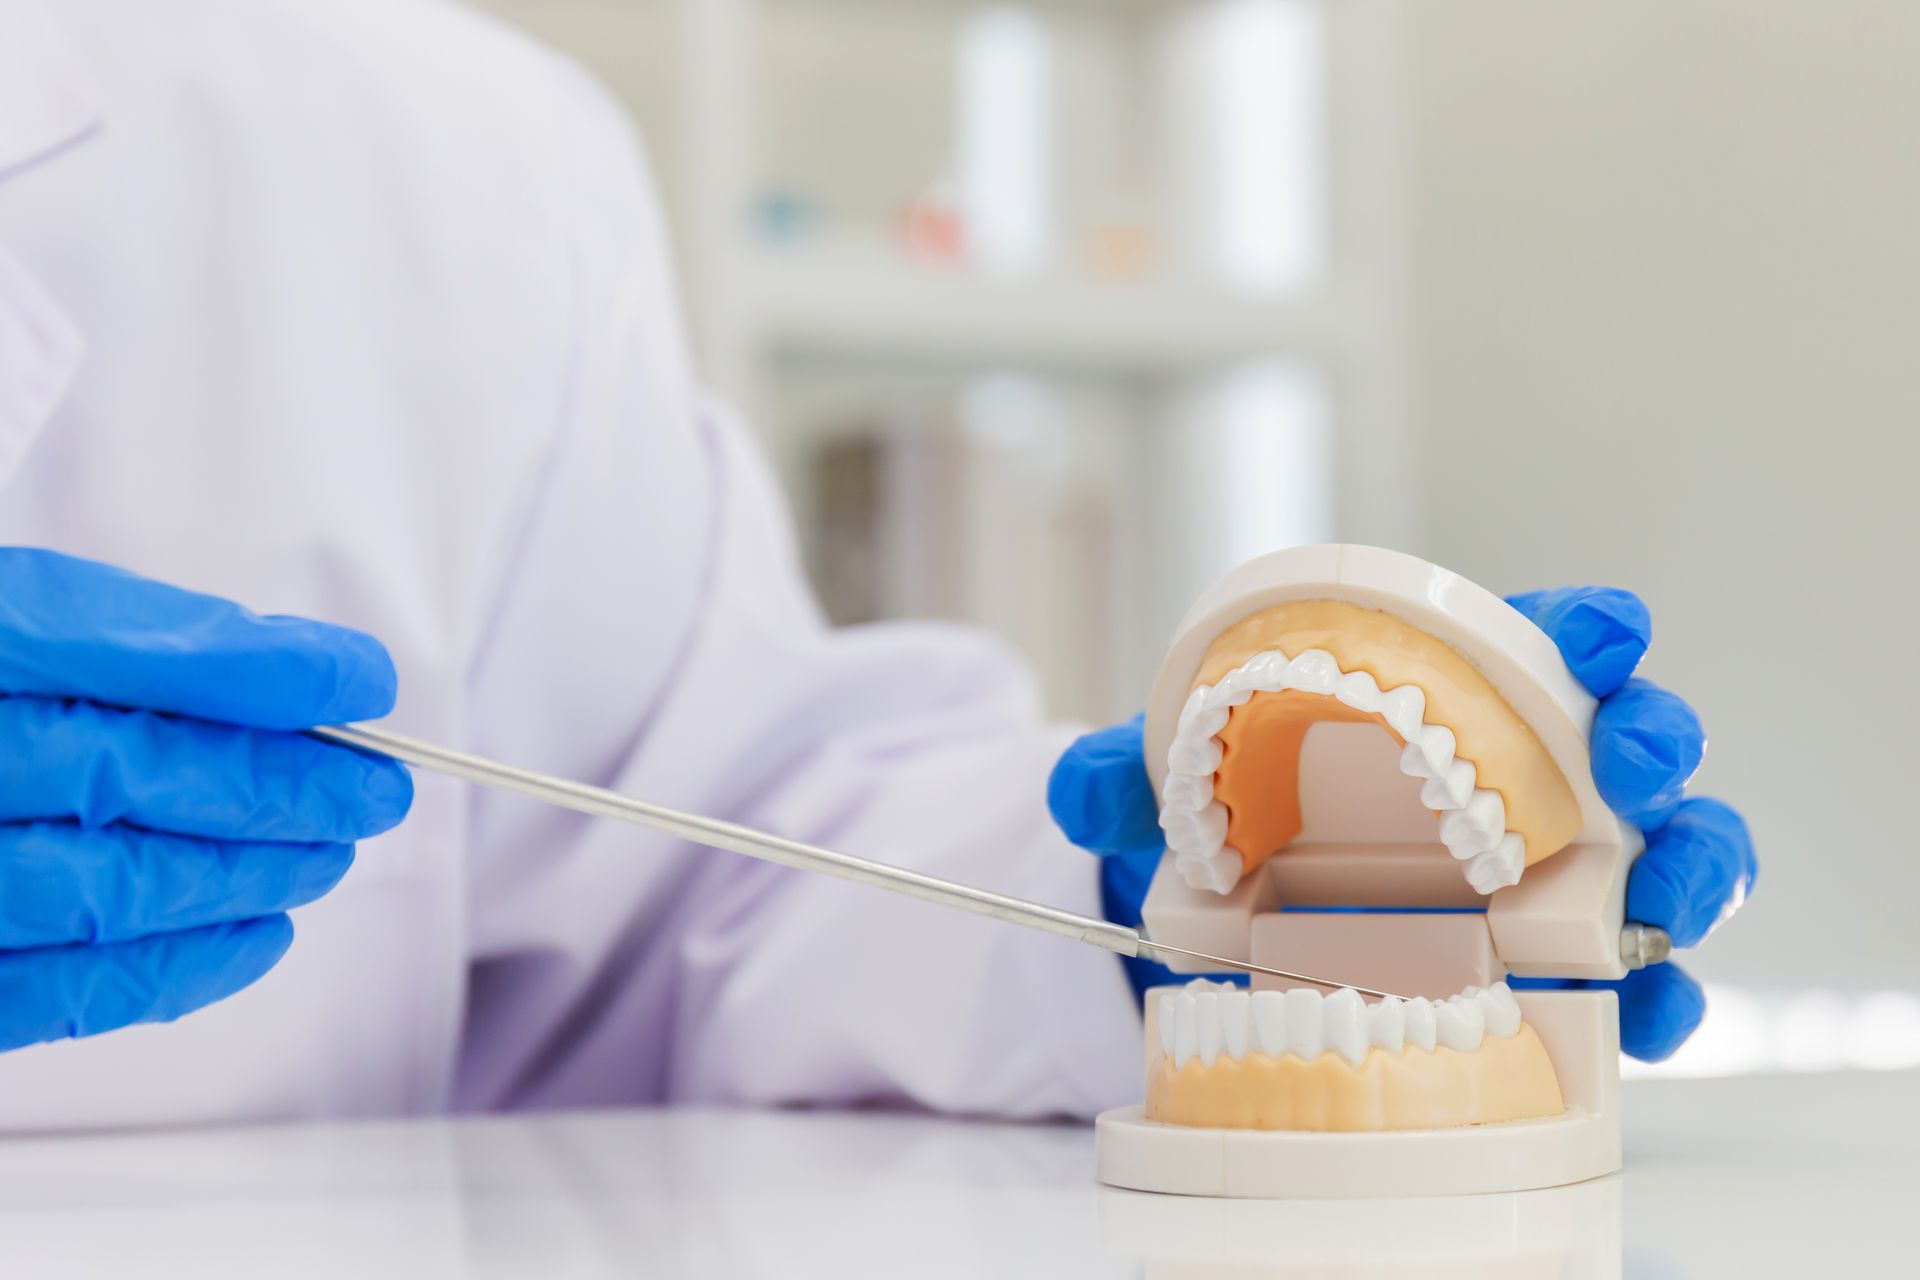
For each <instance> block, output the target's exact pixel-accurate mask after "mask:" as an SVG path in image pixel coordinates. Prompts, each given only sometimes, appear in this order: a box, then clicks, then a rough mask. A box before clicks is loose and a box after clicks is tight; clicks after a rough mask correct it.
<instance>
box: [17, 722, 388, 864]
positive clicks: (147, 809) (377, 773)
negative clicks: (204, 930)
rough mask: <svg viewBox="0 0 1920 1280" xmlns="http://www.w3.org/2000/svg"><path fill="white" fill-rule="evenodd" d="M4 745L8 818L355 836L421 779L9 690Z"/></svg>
mask: <svg viewBox="0 0 1920 1280" xmlns="http://www.w3.org/2000/svg"><path fill="white" fill-rule="evenodd" d="M0 744H5V746H6V748H7V752H8V755H9V757H10V759H9V761H8V765H7V768H5V769H4V770H0V822H32V821H68V820H70V821H74V822H78V823H79V824H80V825H82V826H87V827H104V826H106V825H108V824H109V823H115V822H124V823H130V824H132V825H133V826H137V827H146V828H148V829H150V830H154V831H171V832H174V833H176V834H178V835H188V836H203V837H207V838H209V839H215V840H224V839H231V840H291V841H301V842H340V843H352V842H353V841H356V840H364V839H367V838H369V837H371V836H376V835H378V834H380V833H381V832H382V831H385V830H387V829H388V828H389V827H392V826H394V825H395V824H397V823H398V822H399V821H400V820H401V819H402V818H404V817H405V816H406V813H407V809H408V807H409V806H410V805H411V804H412V802H413V778H412V775H410V774H409V773H408V772H407V771H406V769H405V768H404V767H403V766H401V765H399V764H396V763H394V762H393V761H391V760H387V759H383V758H380V757H376V756H370V755H364V754H362V753H361V752H358V751H353V750H350V749H349V748H346V747H340V746H335V745H333V744H332V743H326V742H320V741H318V740H316V739H313V738H309V737H307V736H305V735H304V734H297V733H275V732H269V731H266V730H260V729H241V728H236V727H234V726H232V725H221V724H212V723H209V722H207V721H204V720H183V719H176V718H174V717H171V716H158V715H152V714H150V713H148V712H144V711H119V710H115V709H112V708H108V707H98V706H94V705H93V704H92V703H87V702H53V701H49V700H47V699H44V698H0ZM15 755H17V757H18V763H17V764H16V763H14V760H13V759H12V758H11V757H14V756H15Z"/></svg>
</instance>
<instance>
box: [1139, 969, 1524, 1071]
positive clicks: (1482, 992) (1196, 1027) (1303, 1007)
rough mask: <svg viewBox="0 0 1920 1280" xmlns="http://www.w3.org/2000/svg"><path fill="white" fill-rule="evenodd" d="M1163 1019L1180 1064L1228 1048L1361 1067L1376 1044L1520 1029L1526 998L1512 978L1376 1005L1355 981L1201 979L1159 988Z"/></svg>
mask: <svg viewBox="0 0 1920 1280" xmlns="http://www.w3.org/2000/svg"><path fill="white" fill-rule="evenodd" d="M1157 1020H1158V1022H1159V1033H1160V1049H1161V1052H1163V1053H1165V1054H1166V1055H1167V1056H1168V1057H1170V1058H1172V1059H1173V1060H1174V1065H1175V1067H1180V1066H1184V1065H1185V1064H1186V1063H1187V1062H1188V1061H1190V1060H1194V1059H1198V1060H1199V1062H1200V1065H1201V1066H1204V1067H1210V1066H1212V1065H1213V1064H1214V1063H1215V1062H1217V1061H1219V1060H1220V1058H1221V1057H1222V1056H1225V1057H1228V1058H1245V1057H1246V1056H1247V1055H1249V1054H1253V1053H1262V1054H1265V1055H1266V1056H1268V1057H1270V1058H1278V1057H1282V1056H1284V1055H1286V1054H1292V1055H1294V1056H1295V1057H1297V1058H1308V1059H1311V1058H1317V1057H1319V1056H1320V1055H1321V1054H1323V1053H1335V1054H1338V1055H1340V1056H1341V1057H1342V1058H1345V1059H1346V1060H1347V1061H1348V1062H1349V1063H1351V1064H1352V1065H1354V1066H1356V1067H1357V1066H1359V1065H1361V1064H1362V1063H1363V1062H1365V1061H1366V1057H1367V1053H1368V1051H1369V1050H1372V1049H1376V1048H1377V1049H1383V1050H1385V1051H1386V1052H1388V1053H1399V1052H1400V1051H1401V1050H1402V1049H1403V1048H1405V1047H1407V1046H1412V1047H1413V1048H1416V1049H1425V1050H1428V1051H1431V1050H1433V1049H1434V1048H1436V1047H1444V1048H1448V1049H1458V1050H1460V1051H1461V1052H1463V1053H1470V1052H1472V1051H1473V1050H1475V1049H1478V1048H1479V1047H1480V1045H1481V1043H1482V1041H1483V1040H1484V1039H1485V1038H1486V1037H1487V1036H1495V1037H1498V1038H1501V1039H1504V1038H1506V1037H1508V1036H1512V1035H1517V1034H1518V1033H1519V1031H1520V1005H1519V1003H1518V1002H1517V1001H1516V1000H1515V999H1514V998H1513V992H1512V991H1510V990H1508V988H1507V985H1506V984H1505V983H1496V984H1494V985H1493V986H1491V987H1468V988H1467V989H1466V990H1465V991H1463V992H1461V993H1460V994H1459V995H1456V996H1450V997H1448V998H1447V999H1446V1000H1441V1001H1431V1000H1425V999H1414V1000H1402V999H1400V998H1398V997H1391V998H1389V999H1385V1000H1381V1001H1380V1002H1379V1003H1377V1004H1371V1005H1370V1004H1368V1003H1367V1002H1366V1001H1365V1000H1364V999H1363V998H1362V997H1361V995H1360V993H1359V992H1358V991H1355V990H1354V989H1353V988H1351V987H1341V988H1339V989H1337V990H1335V991H1331V992H1328V993H1327V994H1325V995H1322V994H1321V993H1320V992H1318V991H1312V990H1308V989H1306V988H1304V987H1296V988H1294V989H1293V990H1291V991H1255V992H1253V993H1251V994H1249V993H1248V992H1246V991H1244V990H1241V989H1240V988H1238V987H1234V986H1229V985H1224V984H1217V983H1212V982H1208V981H1206V980H1205V979H1201V980H1199V981H1196V982H1192V983H1189V984H1188V985H1187V986H1186V987H1185V988H1183V989H1182V990H1181V991H1179V992H1178V993H1169V994H1163V995H1162V996H1160V998H1159V1017H1158V1019H1157Z"/></svg>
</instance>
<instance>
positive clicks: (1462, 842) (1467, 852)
mask: <svg viewBox="0 0 1920 1280" xmlns="http://www.w3.org/2000/svg"><path fill="white" fill-rule="evenodd" d="M1506 833H1507V803H1506V801H1504V800H1502V799H1501V798H1500V793H1499V792H1498V791H1487V790H1475V791H1474V793H1473V794H1472V795H1471V796H1468V797H1467V803H1466V806H1465V807H1464V808H1460V809H1455V810H1453V811H1452V812H1451V813H1448V814H1446V815H1445V816H1443V817H1442V818H1441V819H1440V843H1442V844H1444V845H1446V846H1447V852H1449V853H1451V854H1452V855H1453V856H1454V857H1456V858H1458V859H1460V861H1462V862H1465V861H1466V860H1467V859H1468V858H1471V857H1472V856H1473V855H1474V854H1476V853H1485V852H1487V851H1488V850H1489V849H1492V848H1494V847H1495V846H1496V845H1498V844H1499V843H1500V837H1501V836H1503V835H1505V834H1506Z"/></svg>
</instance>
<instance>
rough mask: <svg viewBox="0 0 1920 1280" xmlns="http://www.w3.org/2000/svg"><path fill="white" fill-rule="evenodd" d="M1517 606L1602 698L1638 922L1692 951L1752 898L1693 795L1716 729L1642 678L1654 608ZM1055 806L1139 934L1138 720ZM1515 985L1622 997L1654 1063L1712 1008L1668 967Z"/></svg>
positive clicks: (1737, 843) (1104, 747)
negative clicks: (1635, 831)
mask: <svg viewBox="0 0 1920 1280" xmlns="http://www.w3.org/2000/svg"><path fill="white" fill-rule="evenodd" d="M1508 603H1509V604H1511V605H1513V607H1514V608H1516V609H1518V610H1519V611H1520V612H1521V613H1523V614H1525V615H1527V617H1529V618H1531V619H1532V620H1533V621H1534V623H1535V624H1536V625H1538V626H1539V627H1540V629H1541V630H1543V631H1545V632H1546V633H1547V634H1548V635H1549V636H1551V637H1553V640H1554V643H1555V644H1557V645H1559V647H1560V652H1561V654H1562V655H1563V656H1564V657H1565V658H1566V661H1567V666H1568V668H1569V669H1570V670H1572V672H1573V674H1574V676H1575V677H1576V678H1577V679H1579V680H1580V682H1581V683H1582V684H1584V685H1586V686H1587V688H1588V689H1589V690H1591V691H1592V692H1593V694H1594V696H1595V697H1597V698H1599V699H1600V706H1599V710H1598V712H1597V713H1596V714H1595V716H1594V721H1593V737H1592V742H1591V755H1592V761H1593V779H1594V784H1595V786H1596V787H1597V788H1598V790H1599V792H1600V795H1601V797H1602V798H1603V799H1604V800H1606V802H1607V803H1608V804H1609V805H1610V806H1612V808H1613V810H1614V812H1616V813H1618V814H1619V815H1620V816H1621V817H1623V818H1625V819H1626V820H1627V821H1629V822H1632V823H1634V824H1635V825H1636V826H1638V827H1640V828H1641V829H1642V830H1643V831H1645V832H1646V836H1647V850H1646V852H1645V853H1644V854H1642V855H1641V857H1640V859H1639V860H1638V861H1637V862H1636V863H1634V866H1633V872H1632V874H1631V875H1630V876H1629V878H1628V880H1627V916H1628V918H1629V919H1632V920H1637V921H1640V922H1641V923H1643V924H1651V925H1658V926H1659V927H1660V928H1662V929H1665V930H1666V931H1667V932H1668V934H1670V935H1671V936H1672V938H1673V944H1674V946H1676V947H1691V946H1694V945H1695V944H1697V943H1698V942H1700V940H1701V939H1703V938H1705V937H1706V936H1707V934H1708V933H1709V932H1711V931H1712V930H1713V928H1714V927H1715V926H1716V925H1718V924H1719V923H1720V922H1721V921H1722V920H1724V919H1726V918H1727V917H1728V916H1729V915H1731V914H1732V913H1733V911H1734V910H1735V908H1737V907H1738V906H1739V905H1740V904H1741V902H1743V901H1744V900H1745V899H1746V897H1747V894H1748V893H1749V892H1750V891H1751V890H1752V887H1753V878H1754V871H1755V863H1754V855H1753V844H1752V841H1751V840H1750V839H1749V837H1748V835H1747V828H1746V824H1745V823H1744V822H1742V821H1741V820H1740V815H1739V814H1737V813H1735V812H1734V811H1733V810H1732V809H1731V808H1729V807H1727V806H1726V805H1725V804H1722V803H1721V802H1720V801H1718V800H1708V799H1702V798H1698V797H1694V798H1688V797H1687V796H1686V788H1687V782H1688V780H1689V779H1691V778H1692V777H1693V774H1694V771H1695V770H1696V769H1698V768H1699V767H1700V761H1701V758H1702V757H1703V756H1704V755H1705V752H1706V734H1705V733H1704V731H1703V730H1702V729H1701V727H1700V721H1699V718H1698V717H1697V716H1695V715H1694V713H1693V709H1692V708H1691V707H1689V706H1687V704H1686V703H1685V702H1683V701H1681V700H1680V699H1679V698H1677V697H1675V696H1674V695H1673V694H1671V693H1668V692H1667V691H1666V690H1664V689H1661V688H1658V687H1656V686H1654V685H1652V684H1649V683H1648V682H1646V681H1645V680H1637V679H1633V678H1632V675H1633V671H1634V669H1635V668H1636V667H1638V666H1639V664H1640V659H1641V658H1642V657H1643V656H1645V654H1646V651H1647V645H1648V642H1649V641H1650V640H1651V639H1652V636H1653V624H1652V620H1651V619H1650V618H1649V617H1648V614H1647V608H1646V606H1645V605H1644V604H1642V603H1641V602H1640V599H1639V597H1638V596H1635V595H1634V594H1633V593H1631V592H1628V591H1621V590H1617V589H1615V588H1611V587H1567V588H1563V589H1560V590H1555V591H1534V592H1529V593H1527V594H1525V595H1519V596H1514V597H1513V598H1512V599H1511V600H1509V601H1508ZM1047 803H1048V806H1049V807H1050V808H1051V809H1052V811H1053V817H1054V821H1056V822H1057V823H1059V824H1060V829H1061V830H1062V831H1064V832H1065V833H1066V835H1067V838H1068V839H1069V840H1072V841H1073V842H1074V843H1075V844H1077V845H1079V846H1080V847H1081V848H1083V849H1087V850H1090V851H1091V852H1093V853H1096V854H1099V855H1100V856H1101V857H1102V858H1103V859H1104V861H1103V862H1102V865H1101V899H1102V904H1103V905H1104V907H1105V909H1106V914H1107V918H1108V919H1110V920H1113V921H1115V922H1117V923H1120V924H1126V925H1130V926H1138V925H1139V923H1140V905H1141V903H1142V902H1143V901H1144V900H1145V898H1146V893H1147V885H1148V882H1149V881H1150V880H1152V878H1153V872H1154V869H1155V867H1156V866H1158V864H1159V861H1160V855H1161V853H1162V851H1163V849H1164V845H1163V843H1162V841H1161V835H1160V825H1159V818H1158V808H1157V806H1156V804H1155V802H1154V795H1153V788H1152V784H1151V783H1149V782H1148V780H1147V771H1146V760H1145V755H1144V752H1143V749H1142V746H1141V718H1140V717H1138V716H1135V717H1134V718H1133V719H1132V720H1129V721H1127V722H1126V723H1125V724H1120V725H1115V726H1113V727H1112V728H1108V729H1102V730H1099V731H1098V732H1095V733H1090V734H1087V735H1086V736H1085V737H1083V738H1081V739H1080V740H1079V741H1078V742H1076V743H1074V744H1073V746H1071V747H1069V748H1068V749H1067V751H1066V753H1065V754H1064V755H1062V756H1061V757H1060V761H1059V763H1058V764H1056V765H1055V766H1054V770H1053V776H1052V778H1051V779H1050V780H1049V782H1048V786H1047ZM1123 963H1124V964H1125V965H1126V966H1127V972H1128V976H1129V977H1130V978H1131V979H1132V980H1133V982H1134V986H1135V989H1136V990H1141V991H1144V990H1145V989H1146V988H1147V987H1149V986H1152V985H1154V984H1156V983H1160V982H1168V981H1175V980H1176V979H1175V978H1174V975H1172V974H1171V972H1170V971H1168V970H1167V969H1165V968H1164V967H1163V966H1161V965H1158V964H1156V963H1154V962H1152V961H1149V960H1139V959H1128V960H1125V961H1123ZM1514 985H1516V986H1535V987H1539V986H1554V987H1610V988H1612V989H1614V990H1615V991H1617V992H1618V993H1619V996H1620V1043H1621V1046H1622V1047H1623V1048H1624V1049H1625V1050H1626V1051H1627V1052H1628V1053H1630V1054H1632V1055H1633V1056H1634V1057H1636V1058H1644V1059H1646V1060H1648V1061H1658V1060H1659V1059H1661V1058H1664V1057H1666V1056H1668V1055H1669V1054H1671V1053H1672V1052H1673V1051H1674V1050H1675V1049H1677V1048H1679V1047H1680V1045H1681V1043H1682V1042H1683V1041H1684V1040H1686V1038H1687V1037H1688V1036H1689V1035H1691V1034H1693V1030H1694V1028H1695V1027H1697V1026H1699V1025H1700V1019H1701V1016H1702V1015H1703V1014H1704V1013H1705V1011H1706V1000H1705V997H1704V996H1703V994H1702V993H1701V990H1700V986H1699V984H1698V983H1696V982H1695V981H1694V980H1693V979H1692V978H1689V977H1688V976H1687V975H1686V974H1685V973H1684V972H1683V971H1682V970H1681V969H1680V968H1679V967H1678V966H1677V965H1674V964H1671V963H1668V964H1659V965H1651V966H1649V967H1647V968H1645V969H1640V970H1637V971H1635V972H1633V973H1631V974H1628V975H1627V977H1626V978H1625V979H1623V980H1621V981H1618V982H1593V981H1581V980H1574V981H1561V980H1539V981H1531V982H1530V981H1527V980H1523V979H1516V980H1515V982H1514Z"/></svg>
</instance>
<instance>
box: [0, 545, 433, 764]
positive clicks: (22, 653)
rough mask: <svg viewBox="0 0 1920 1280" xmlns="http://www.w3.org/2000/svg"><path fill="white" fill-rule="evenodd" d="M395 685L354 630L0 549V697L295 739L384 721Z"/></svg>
mask: <svg viewBox="0 0 1920 1280" xmlns="http://www.w3.org/2000/svg"><path fill="white" fill-rule="evenodd" d="M395 687H396V679H395V675H394V670H393V661H392V659H391V658H389V657H388V656H387V651H386V650H385V649H384V648H382V647H381V645H380V642H379V641H377V640H375V639H374V638H373V637H372V636H369V635H366V634H364V633H363V632H359V631H353V630H349V629H348V628H345V627H335V626H330V625H328V624H326V623H324V622H311V621H308V620H307V619H305V618H285V617H260V616H258V615H256V614H254V613H251V612H249V611H248V610H246V609H243V608H241V607H240V606H239V605H237V604H234V603H233V602H231V601H228V600H222V599H220V598H218V597H216V596H206V595H200V594H199V593H197V592H192V591H182V590H181V589H179V588H178V587H170V586H167V585H166V584H165V583H160V582H154V581H152V580H150V579H147V578H142V577H138V576H137V575H134V574H131V573H127V572H125V571H124V570H121V569H115V568H112V567H111V566H108V565H104V564H97V563H95V562H93V561H91V560H79V559H75V558H74V557H72V556H64V555H60V554H59V553H57V552H53V551H43V550H39V549H36V548H29V547H0V693H24V694H37V695H40V696H43V697H55V698H86V699H89V700H91V701H94V702H104V703H109V704H111V705H114V706H122V707H143V708H146V709H148V710H152V711H171V712H176V713H178V714H181V715H189V716H198V717H199V718H201V719H203V720H218V721H222V722H224V723H228V724H241V725H251V726H253V727H255V728H260V729H306V728H311V727H313V726H314V725H321V724H339V723H341V722H343V721H348V720H371V719H376V718H378V717H380V716H383V715H386V714H387V713H388V712H389V711H391V710H392V709H393V701H394V693H395Z"/></svg>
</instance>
